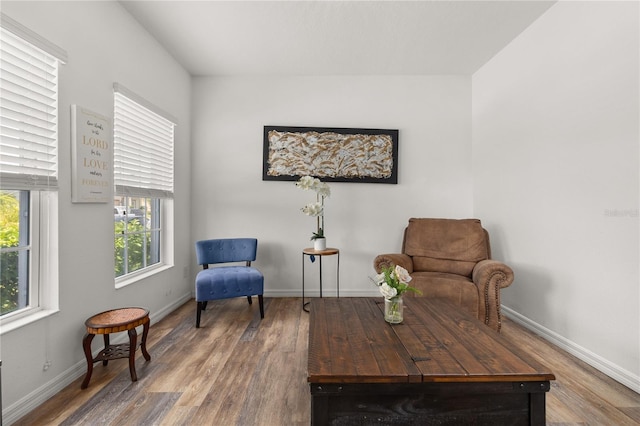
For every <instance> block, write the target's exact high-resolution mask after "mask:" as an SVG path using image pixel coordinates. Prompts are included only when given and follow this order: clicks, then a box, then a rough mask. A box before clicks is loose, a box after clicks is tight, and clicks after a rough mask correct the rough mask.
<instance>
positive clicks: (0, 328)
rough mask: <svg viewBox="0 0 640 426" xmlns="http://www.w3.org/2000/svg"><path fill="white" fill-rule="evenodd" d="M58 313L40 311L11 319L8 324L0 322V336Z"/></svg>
mask: <svg viewBox="0 0 640 426" xmlns="http://www.w3.org/2000/svg"><path fill="white" fill-rule="evenodd" d="M58 312H59V309H40V310H38V311H36V312H33V313H30V314H26V315H24V316H22V317H20V318H16V319H12V320H10V321H8V322H7V321H6V320H5V321H2V320H0V336H1V335H3V334H6V333H9V332H11V331H13V330H17V329H18V328H21V327H24V326H25V325H28V324H31V323H32V322H36V321H39V320H41V319H43V318H47V317H49V316H51V315H53V314H55V313H58Z"/></svg>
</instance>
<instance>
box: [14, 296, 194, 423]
mask: <svg viewBox="0 0 640 426" xmlns="http://www.w3.org/2000/svg"><path fill="white" fill-rule="evenodd" d="M189 299H191V294H190V293H189V294H185V295H183V296H182V297H180V299H178V300H176V301H175V302H173V303H171V304H170V305H167V306H165V307H164V308H162V309H161V310H159V311H157V312H153V313H151V314H150V315H149V319H150V321H151V324H153V323H155V322H158V321H160V320H161V319H162V318H164V317H166V316H167V315H169V314H170V313H171V312H173V311H175V310H176V309H177V308H179V307H180V306H182V305H183V304H184V303H185V302H187V301H188V300H189ZM127 339H128V337H127V335H126V334H119V335H118V336H115V338H114V339H113V340H112V341H111V343H113V344H119V343H124V342H125V341H126V340H127ZM101 350H102V349H98V350H97V351H95V353H94V354H93V356H94V357H95V356H96V355H98V353H100V351H101ZM85 374H87V361H86V360H85V359H83V360H82V361H78V362H76V363H75V364H74V365H72V366H71V367H69V368H68V369H67V370H65V371H63V372H62V373H61V374H59V375H58V376H56V377H54V378H53V379H51V380H49V381H48V382H47V383H45V384H44V385H42V386H40V387H39V388H38V389H36V390H34V391H33V392H31V393H29V394H28V395H26V396H24V397H23V398H21V399H19V400H18V401H16V402H15V403H13V404H11V406H9V407H7V408H6V409H4V410H2V423H3V424H4V425H6V426H9V425H11V424H13V423H14V422H16V421H18V420H19V419H21V418H22V417H24V416H25V415H27V414H29V412H31V411H32V410H34V409H35V408H37V407H38V406H39V405H41V404H42V403H44V402H45V401H46V400H48V399H49V398H51V397H52V396H54V395H55V394H57V393H58V392H60V391H62V390H63V389H64V388H66V387H67V386H69V385H70V384H71V383H73V381H74V380H76V379H78V377H82V376H84V375H85Z"/></svg>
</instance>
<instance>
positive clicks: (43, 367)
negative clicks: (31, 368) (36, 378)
mask: <svg viewBox="0 0 640 426" xmlns="http://www.w3.org/2000/svg"><path fill="white" fill-rule="evenodd" d="M49 367H51V361H49V360H47V361H45V363H44V365H43V366H42V371H47V370H48V369H49Z"/></svg>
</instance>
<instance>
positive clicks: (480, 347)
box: [403, 299, 554, 381]
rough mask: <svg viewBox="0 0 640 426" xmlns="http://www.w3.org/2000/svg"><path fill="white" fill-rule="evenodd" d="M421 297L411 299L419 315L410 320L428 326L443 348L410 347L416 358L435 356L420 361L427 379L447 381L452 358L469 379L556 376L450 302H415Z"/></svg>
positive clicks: (536, 378) (484, 379) (411, 310)
mask: <svg viewBox="0 0 640 426" xmlns="http://www.w3.org/2000/svg"><path fill="white" fill-rule="evenodd" d="M418 300H419V299H413V300H410V301H409V305H410V306H411V308H410V312H415V316H416V319H413V318H411V316H412V314H409V322H410V323H411V322H412V321H416V322H417V323H415V324H414V325H415V326H416V327H417V328H423V329H425V328H426V329H428V330H429V332H430V334H431V339H430V340H429V341H430V342H432V343H433V342H436V344H438V345H440V349H441V350H436V351H435V352H434V351H430V350H429V349H430V348H429V347H425V348H423V349H422V350H418V351H417V352H413V351H412V350H408V351H409V353H410V355H411V356H412V357H414V359H415V358H421V357H425V358H432V360H425V361H421V362H420V368H421V370H422V371H423V372H424V373H425V376H424V380H425V381H445V380H446V377H445V375H444V374H442V372H443V371H449V370H447V368H443V366H442V364H443V362H449V361H450V360H451V358H454V359H455V361H456V363H457V364H458V365H459V366H461V367H462V368H463V369H464V371H465V374H464V375H465V379H466V381H487V380H492V381H512V380H514V377H517V380H519V381H539V380H553V379H554V377H553V374H551V373H550V372H549V371H548V369H546V368H545V367H544V366H542V365H540V364H538V363H537V362H535V361H533V360H532V359H531V358H530V357H529V356H527V355H526V354H523V353H521V352H520V351H518V350H517V349H515V348H514V347H513V346H512V345H511V344H509V343H508V341H507V340H506V339H505V338H504V337H503V336H502V335H500V334H498V333H496V332H495V331H494V330H492V329H490V328H489V327H486V326H485V325H484V324H482V323H480V321H478V320H477V319H475V318H473V317H471V316H470V315H468V314H467V312H464V311H462V310H460V309H458V308H457V307H456V306H455V305H453V304H452V303H451V302H449V301H446V300H441V301H438V302H436V303H415V302H418ZM416 327H414V328H416ZM403 341H405V340H404V339H403ZM405 342H406V341H405ZM405 346H406V343H405ZM430 355H431V356H430ZM443 359H444V361H443ZM434 361H435V362H434ZM453 376H455V374H454V375H453ZM453 378H454V380H456V381H458V379H457V378H455V377H453Z"/></svg>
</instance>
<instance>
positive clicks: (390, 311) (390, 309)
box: [384, 296, 404, 324]
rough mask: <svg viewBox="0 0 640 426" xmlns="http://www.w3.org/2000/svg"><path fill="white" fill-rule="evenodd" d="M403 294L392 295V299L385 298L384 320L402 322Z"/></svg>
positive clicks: (392, 322) (395, 322)
mask: <svg viewBox="0 0 640 426" xmlns="http://www.w3.org/2000/svg"><path fill="white" fill-rule="evenodd" d="M403 307H404V305H403V303H402V296H396V297H392V298H391V299H387V298H385V299H384V320H385V321H386V322H388V323H390V324H400V323H401V322H402V320H403V316H402V310H403Z"/></svg>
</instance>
